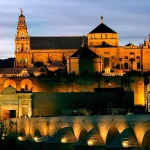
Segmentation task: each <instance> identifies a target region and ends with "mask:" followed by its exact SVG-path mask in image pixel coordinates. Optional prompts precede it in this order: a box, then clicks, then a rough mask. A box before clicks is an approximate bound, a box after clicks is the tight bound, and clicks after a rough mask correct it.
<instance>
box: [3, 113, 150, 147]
mask: <svg viewBox="0 0 150 150" xmlns="http://www.w3.org/2000/svg"><path fill="white" fill-rule="evenodd" d="M3 124H4V134H3V135H7V136H11V135H16V136H17V137H18V136H19V137H18V140H21V141H24V140H27V139H28V140H31V141H34V142H45V143H72V144H74V145H75V146H76V147H77V146H101V147H105V149H106V148H108V149H110V148H123V147H124V148H134V149H149V148H150V115H148V114H145V115H97V116H60V117H34V118H12V119H8V120H5V121H4V122H3Z"/></svg>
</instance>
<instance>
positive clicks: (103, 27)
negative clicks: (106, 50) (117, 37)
mask: <svg viewBox="0 0 150 150" xmlns="http://www.w3.org/2000/svg"><path fill="white" fill-rule="evenodd" d="M90 33H117V32H115V31H114V30H112V29H111V28H109V27H108V26H106V25H105V24H104V23H101V24H100V25H98V26H97V27H96V28H95V29H93V30H92V31H91V32H90ZM90 33H89V34H90Z"/></svg>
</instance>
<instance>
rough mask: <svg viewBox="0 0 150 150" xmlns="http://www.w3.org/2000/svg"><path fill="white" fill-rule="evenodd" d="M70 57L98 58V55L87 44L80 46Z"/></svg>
mask: <svg viewBox="0 0 150 150" xmlns="http://www.w3.org/2000/svg"><path fill="white" fill-rule="evenodd" d="M71 57H80V58H98V57H99V56H98V55H97V54H96V53H94V52H93V51H92V50H90V49H89V48H88V47H87V46H81V47H80V48H79V49H78V50H77V51H76V52H75V53H74V54H73V55H71Z"/></svg>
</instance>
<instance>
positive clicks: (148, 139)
mask: <svg viewBox="0 0 150 150" xmlns="http://www.w3.org/2000/svg"><path fill="white" fill-rule="evenodd" d="M149 149H150V129H148V130H147V131H146V133H145V135H144V137H143V141H142V150H149Z"/></svg>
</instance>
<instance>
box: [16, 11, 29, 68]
mask: <svg viewBox="0 0 150 150" xmlns="http://www.w3.org/2000/svg"><path fill="white" fill-rule="evenodd" d="M20 13H21V14H20V16H19V20H18V26H17V34H16V38H15V65H14V67H16V68H27V67H30V66H29V64H30V60H31V58H30V38H29V35H28V31H27V25H26V22H25V16H24V15H23V11H22V9H20Z"/></svg>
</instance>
